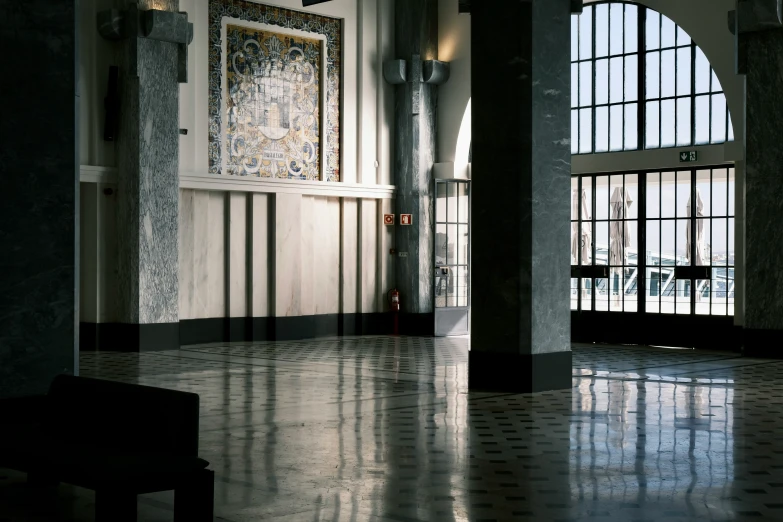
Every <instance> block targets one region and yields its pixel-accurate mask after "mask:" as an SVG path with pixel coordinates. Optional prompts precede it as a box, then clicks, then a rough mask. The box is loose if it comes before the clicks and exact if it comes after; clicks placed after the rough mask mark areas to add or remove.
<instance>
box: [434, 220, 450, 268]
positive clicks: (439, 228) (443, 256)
mask: <svg viewBox="0 0 783 522" xmlns="http://www.w3.org/2000/svg"><path fill="white" fill-rule="evenodd" d="M448 246H449V241H448V237H447V236H446V225H442V224H437V225H435V264H436V265H445V264H446V261H447V255H448Z"/></svg>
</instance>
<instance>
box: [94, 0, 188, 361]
mask: <svg viewBox="0 0 783 522" xmlns="http://www.w3.org/2000/svg"><path fill="white" fill-rule="evenodd" d="M127 7H128V15H127V18H128V21H129V22H128V23H129V25H128V26H127V27H128V28H129V29H128V35H127V38H126V39H124V40H121V41H120V42H119V43H118V44H117V45H119V47H120V53H119V56H120V58H119V64H120V98H121V106H120V129H119V133H118V138H117V163H118V167H119V171H118V180H117V181H118V183H117V206H118V210H117V239H118V241H117V243H118V301H119V302H118V313H119V318H120V323H122V327H121V328H120V329H119V330H118V333H119V336H118V338H117V339H116V340H115V341H116V342H122V343H123V345H124V346H123V349H127V350H139V351H144V350H159V349H173V348H179V268H178V235H179V232H178V230H179V83H178V81H177V71H178V69H177V64H178V62H177V57H178V47H177V44H174V43H170V42H164V41H159V40H153V39H150V38H143V37H141V28H140V27H139V25H140V23H139V18H138V17H137V16H135V15H133V14H132V13H133V11H134V10H135V9H134V8H135V5H134V4H133V3H130V2H129V3H128V6H127ZM151 8H156V9H161V10H165V11H178V10H179V0H143V1H141V2H140V3H139V4H138V9H139V10H146V9H151ZM102 348H111V346H103V347H102Z"/></svg>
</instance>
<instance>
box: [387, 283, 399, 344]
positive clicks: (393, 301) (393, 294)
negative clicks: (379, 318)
mask: <svg viewBox="0 0 783 522" xmlns="http://www.w3.org/2000/svg"><path fill="white" fill-rule="evenodd" d="M389 308H390V309H391V311H392V313H394V335H399V334H400V293H399V292H398V291H397V289H396V288H395V289H394V290H390V291H389Z"/></svg>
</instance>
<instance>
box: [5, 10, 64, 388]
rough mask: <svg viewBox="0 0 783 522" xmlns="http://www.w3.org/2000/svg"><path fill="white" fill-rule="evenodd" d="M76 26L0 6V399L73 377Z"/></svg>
mask: <svg viewBox="0 0 783 522" xmlns="http://www.w3.org/2000/svg"><path fill="white" fill-rule="evenodd" d="M77 17H78V2H77V1H76V0H62V1H58V2H51V1H49V0H29V1H25V2H0V20H2V24H0V49H4V50H5V51H6V52H4V53H3V57H2V60H0V64H1V65H0V92H1V93H3V108H2V110H0V114H2V115H1V116H0V250H1V251H2V253H1V254H0V399H4V398H9V397H23V396H31V395H41V394H44V393H46V390H47V389H48V387H49V384H50V383H51V381H52V379H53V378H54V377H55V376H56V375H57V374H59V373H70V374H74V373H77V372H78V357H77V356H78V345H79V343H78V330H77V328H76V324H77V321H78V316H79V311H78V302H79V298H78V288H79V278H78V273H79V268H78V259H77V256H78V252H79V242H78V229H79V228H78V219H79V218H78V216H79V168H78V159H77V156H76V151H77V150H78V146H77V129H78V124H77V119H76V115H77V114H78V109H77V107H78V99H79V92H78V88H77V76H76V71H77V66H76V62H77V51H76V49H77V47H76V30H77V28H76V20H77ZM12 50H13V51H12Z"/></svg>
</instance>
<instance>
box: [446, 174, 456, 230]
mask: <svg viewBox="0 0 783 522" xmlns="http://www.w3.org/2000/svg"><path fill="white" fill-rule="evenodd" d="M446 185H447V186H448V191H449V192H448V194H449V205H448V208H449V218H448V221H449V223H456V222H457V184H456V183H447V184H446ZM449 239H451V238H449Z"/></svg>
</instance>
